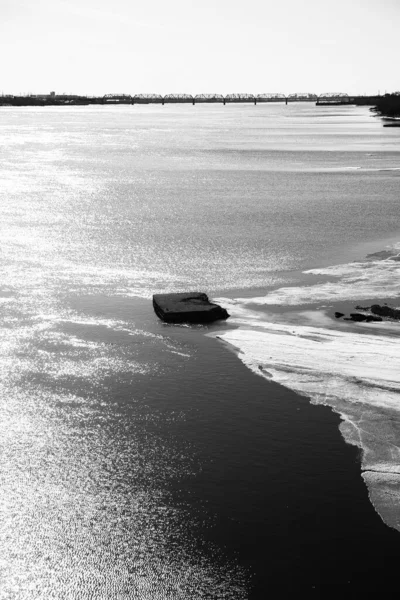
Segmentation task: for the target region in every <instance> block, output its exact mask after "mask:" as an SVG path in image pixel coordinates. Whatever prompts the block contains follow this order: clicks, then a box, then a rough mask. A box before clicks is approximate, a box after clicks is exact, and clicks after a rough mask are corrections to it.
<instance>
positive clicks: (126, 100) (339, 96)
mask: <svg viewBox="0 0 400 600" xmlns="http://www.w3.org/2000/svg"><path fill="white" fill-rule="evenodd" d="M381 98H382V96H379V95H377V96H349V95H348V94H346V93H343V92H327V93H323V94H319V95H317V94H314V93H311V92H301V93H293V94H288V95H287V96H286V95H285V94H281V93H278V92H274V93H263V94H250V93H247V92H242V93H233V94H226V95H225V96H224V95H222V94H217V93H212V94H197V95H192V94H184V93H176V94H166V95H164V96H162V95H161V94H133V95H132V94H122V93H121V94H106V95H104V96H79V95H65V94H62V95H56V94H55V93H51V94H47V95H46V94H41V95H27V96H14V95H12V94H8V95H1V96H0V106H5V105H6V106H63V105H88V104H106V105H110V104H111V105H119V104H130V105H134V104H161V105H165V104H192V105H193V106H194V105H195V104H222V105H227V104H237V103H242V104H245V103H250V104H255V105H256V104H264V103H269V102H282V103H285V104H289V103H292V102H313V103H315V104H316V105H317V106H324V105H343V104H348V105H350V104H356V105H370V106H373V105H375V104H376V103H377V102H379V100H380V99H381Z"/></svg>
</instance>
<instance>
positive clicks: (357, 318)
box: [350, 313, 368, 321]
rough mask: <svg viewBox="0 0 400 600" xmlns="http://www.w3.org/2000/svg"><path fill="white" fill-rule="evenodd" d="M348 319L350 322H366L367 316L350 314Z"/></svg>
mask: <svg viewBox="0 0 400 600" xmlns="http://www.w3.org/2000/svg"><path fill="white" fill-rule="evenodd" d="M350 317H351V320H352V321H366V320H367V319H368V315H362V314H361V313H350Z"/></svg>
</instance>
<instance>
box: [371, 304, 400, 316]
mask: <svg viewBox="0 0 400 600" xmlns="http://www.w3.org/2000/svg"><path fill="white" fill-rule="evenodd" d="M371 312H372V313H374V314H375V315H379V316H381V317H389V318H390V319H400V310H399V309H398V308H391V307H390V306H380V305H379V304H373V305H372V306H371Z"/></svg>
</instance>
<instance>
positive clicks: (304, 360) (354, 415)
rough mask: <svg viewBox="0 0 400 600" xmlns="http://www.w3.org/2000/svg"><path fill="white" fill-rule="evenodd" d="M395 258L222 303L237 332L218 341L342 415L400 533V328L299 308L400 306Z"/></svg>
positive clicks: (386, 515)
mask: <svg viewBox="0 0 400 600" xmlns="http://www.w3.org/2000/svg"><path fill="white" fill-rule="evenodd" d="M389 254H390V256H387V255H386V254H383V255H380V256H378V255H377V256H376V257H369V258H368V259H367V260H365V261H364V262H362V261H361V262H356V263H349V264H346V265H338V266H335V267H329V268H326V269H318V270H317V269H315V270H313V271H308V273H313V274H315V275H325V276H326V275H328V276H332V279H333V278H335V279H333V281H330V282H322V283H317V284H315V285H311V286H310V285H308V286H297V287H286V288H280V289H277V290H273V291H272V292H270V293H269V294H267V295H266V296H264V297H257V298H239V299H236V300H234V301H232V300H229V299H226V298H225V299H218V301H220V302H221V303H222V304H223V305H224V306H226V307H227V308H228V311H229V312H230V314H231V315H232V319H231V321H230V322H231V323H232V324H235V325H236V326H237V328H236V329H231V330H228V331H224V332H222V333H218V337H220V338H221V339H223V340H224V341H226V342H228V343H230V344H231V345H233V346H234V347H235V348H236V349H237V350H238V352H239V356H240V358H241V359H242V360H243V362H244V363H245V364H246V365H247V366H248V367H249V368H250V369H252V370H253V371H254V372H255V373H257V374H259V375H264V376H265V377H267V378H271V377H272V378H273V379H274V380H275V381H277V382H279V383H281V384H282V385H285V386H286V387H288V388H290V389H292V390H294V391H296V392H298V393H300V394H302V395H305V396H308V397H310V398H311V401H312V402H314V403H318V404H325V405H329V406H331V407H332V408H333V409H334V410H335V411H336V412H338V413H339V414H340V415H341V417H342V419H343V421H342V424H341V432H342V435H343V436H344V439H345V440H346V441H347V442H348V443H350V444H354V445H357V446H358V447H360V448H361V449H362V451H363V455H362V471H363V478H364V480H365V482H366V483H367V485H368V489H369V494H370V498H371V501H372V502H373V504H374V506H375V508H376V510H377V511H378V512H379V514H380V515H381V517H382V518H383V520H384V521H385V522H386V523H387V524H388V525H390V526H392V527H394V528H396V529H399V530H400V369H399V365H400V339H399V336H400V323H390V322H383V323H382V324H372V325H367V324H357V325H355V324H354V323H351V324H347V325H346V323H345V322H343V321H340V322H338V321H335V320H333V319H331V318H329V317H328V316H327V315H326V314H324V313H321V311H312V310H307V311H304V307H303V306H302V308H300V305H304V304H307V303H308V304H314V305H317V304H318V303H320V302H321V301H323V302H324V303H327V302H330V303H331V304H332V303H334V302H339V301H345V300H354V301H355V302H357V301H359V300H363V299H371V298H376V301H377V302H378V301H379V298H383V297H386V298H390V297H392V298H395V297H396V298H397V297H398V296H399V293H400V284H399V281H400V279H399V277H398V276H399V274H400V273H399V271H400V264H399V262H398V249H396V252H393V253H389ZM382 256H383V258H382ZM375 258H376V259H375ZM251 305H253V306H251ZM260 305H265V307H267V308H269V307H271V306H272V305H277V306H279V305H280V306H288V305H289V306H292V307H293V311H290V312H289V313H287V312H285V313H284V314H283V315H282V314H281V315H280V316H279V317H277V315H276V314H275V315H271V314H270V315H268V314H266V313H262V312H261V311H260V310H259V308H258V307H259V306H260ZM296 306H297V307H298V308H297V310H296Z"/></svg>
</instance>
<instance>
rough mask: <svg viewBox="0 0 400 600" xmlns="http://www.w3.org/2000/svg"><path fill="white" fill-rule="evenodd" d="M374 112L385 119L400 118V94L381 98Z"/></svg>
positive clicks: (396, 93)
mask: <svg viewBox="0 0 400 600" xmlns="http://www.w3.org/2000/svg"><path fill="white" fill-rule="evenodd" d="M374 110H376V111H377V112H379V113H380V114H381V115H382V116H383V117H400V92H395V93H394V94H385V95H384V96H382V97H381V98H379V99H378V101H377V103H376V106H375V109H374Z"/></svg>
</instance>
